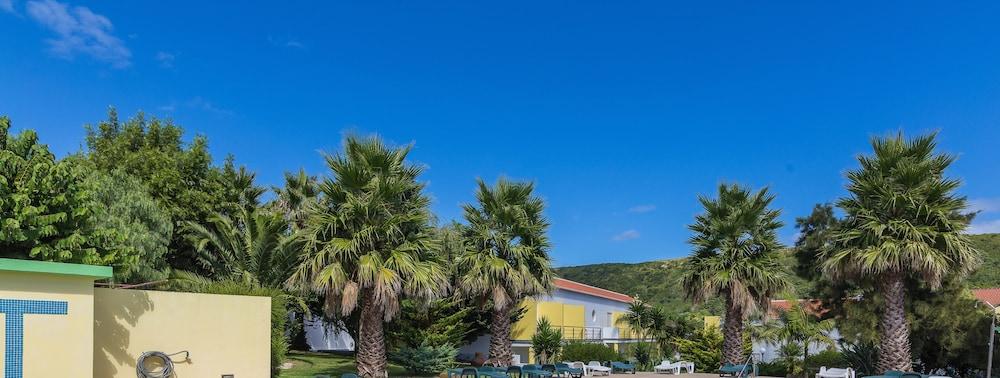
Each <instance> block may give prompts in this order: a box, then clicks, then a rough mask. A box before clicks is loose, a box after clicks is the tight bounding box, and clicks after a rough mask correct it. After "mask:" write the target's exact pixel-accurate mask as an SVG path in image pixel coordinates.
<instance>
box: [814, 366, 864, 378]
mask: <svg viewBox="0 0 1000 378" xmlns="http://www.w3.org/2000/svg"><path fill="white" fill-rule="evenodd" d="M816 378H855V377H854V369H851V368H846V369H840V368H827V367H826V366H822V367H820V368H819V373H816Z"/></svg>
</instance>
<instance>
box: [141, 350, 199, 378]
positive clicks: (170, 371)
mask: <svg viewBox="0 0 1000 378" xmlns="http://www.w3.org/2000/svg"><path fill="white" fill-rule="evenodd" d="M181 353H184V359H185V360H186V359H187V358H188V352H187V351H181V352H177V353H174V354H166V353H163V352H157V351H152V352H146V353H143V354H142V355H141V356H139V359H138V360H136V361H135V374H136V376H137V377H138V378H170V377H173V376H174V361H173V359H171V358H170V356H174V355H178V354H181ZM147 360H149V361H150V362H152V361H155V360H160V364H161V366H158V367H157V368H155V369H150V368H148V367H147V366H146V361H147Z"/></svg>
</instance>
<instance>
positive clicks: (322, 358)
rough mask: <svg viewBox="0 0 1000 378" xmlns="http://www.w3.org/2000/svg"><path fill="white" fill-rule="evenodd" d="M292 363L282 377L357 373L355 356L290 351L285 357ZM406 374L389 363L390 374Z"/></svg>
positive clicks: (337, 375) (303, 377) (334, 375)
mask: <svg viewBox="0 0 1000 378" xmlns="http://www.w3.org/2000/svg"><path fill="white" fill-rule="evenodd" d="M285 361H286V362H291V363H292V368H291V369H288V370H283V371H282V372H281V377H282V378H313V377H314V376H315V375H316V374H326V375H329V376H331V377H334V378H339V377H340V375H341V374H344V373H356V372H357V371H358V369H357V367H355V364H354V357H352V356H339V355H335V354H329V353H317V352H298V351H289V352H288V356H287V357H286V359H285ZM404 375H406V371H405V370H403V368H401V367H399V366H397V365H393V364H389V376H390V377H399V376H404Z"/></svg>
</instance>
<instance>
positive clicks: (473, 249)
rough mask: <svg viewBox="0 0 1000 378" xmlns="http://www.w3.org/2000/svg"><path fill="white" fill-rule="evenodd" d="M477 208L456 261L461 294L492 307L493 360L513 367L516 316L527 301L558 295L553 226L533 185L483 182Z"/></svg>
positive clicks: (469, 210)
mask: <svg viewBox="0 0 1000 378" xmlns="http://www.w3.org/2000/svg"><path fill="white" fill-rule="evenodd" d="M478 184H479V190H478V191H477V192H476V199H477V200H478V203H477V205H472V204H466V205H465V206H464V210H465V220H466V221H467V222H468V223H469V224H468V226H467V227H466V228H465V235H464V240H465V243H466V251H465V253H463V254H462V255H461V256H459V257H458V259H457V264H456V265H457V266H458V271H459V274H460V276H459V277H458V288H459V290H460V291H461V292H462V293H463V294H464V295H466V296H467V297H469V298H473V299H475V300H478V301H479V302H480V303H487V302H492V306H493V315H492V321H491V322H490V334H491V335H490V359H492V360H494V361H495V362H497V363H499V364H502V365H509V364H510V363H511V349H510V332H511V330H510V329H511V321H510V314H511V311H512V310H513V309H514V308H515V306H517V305H518V304H519V303H520V302H521V301H522V300H524V299H525V298H528V297H533V296H537V295H541V294H545V293H549V292H551V291H552V289H553V284H552V280H553V277H554V274H553V272H552V266H551V263H550V261H549V254H548V248H549V240H548V237H547V236H546V231H547V229H548V226H549V223H548V221H546V220H545V217H544V216H543V215H542V210H543V209H544V207H545V204H544V202H542V200H541V198H538V197H536V196H534V194H533V193H532V192H533V191H534V185H532V184H531V183H521V182H512V181H509V180H507V179H503V178H501V179H500V180H499V181H497V184H496V186H494V187H492V188H491V187H489V185H487V184H486V183H485V182H483V180H479V181H478Z"/></svg>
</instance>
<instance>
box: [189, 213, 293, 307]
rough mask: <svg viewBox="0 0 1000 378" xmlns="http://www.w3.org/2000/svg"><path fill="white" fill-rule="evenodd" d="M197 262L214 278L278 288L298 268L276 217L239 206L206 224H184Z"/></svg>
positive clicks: (287, 236) (289, 241) (287, 235)
mask: <svg viewBox="0 0 1000 378" xmlns="http://www.w3.org/2000/svg"><path fill="white" fill-rule="evenodd" d="M184 229H185V231H187V232H188V235H189V236H188V237H189V238H190V239H191V240H192V242H193V244H194V246H195V249H196V250H197V251H198V253H199V261H200V262H201V263H202V264H203V266H204V267H206V268H210V269H211V271H212V272H214V277H215V278H216V279H230V280H234V281H240V282H244V283H247V284H250V285H253V286H263V287H269V288H281V287H283V286H284V284H285V281H286V280H288V278H289V277H291V275H292V273H294V272H295V269H296V268H297V267H298V263H299V257H300V256H301V253H300V248H299V247H298V246H297V245H296V243H295V242H294V240H293V239H292V238H291V237H290V233H289V228H288V223H287V222H285V221H284V219H283V218H282V216H281V215H280V214H276V213H273V212H270V211H267V210H262V209H253V208H246V207H240V208H239V209H236V213H235V214H234V216H232V217H231V216H229V215H225V214H216V215H214V216H212V217H211V218H209V220H208V224H205V225H202V224H198V223H195V222H186V223H185V224H184Z"/></svg>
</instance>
